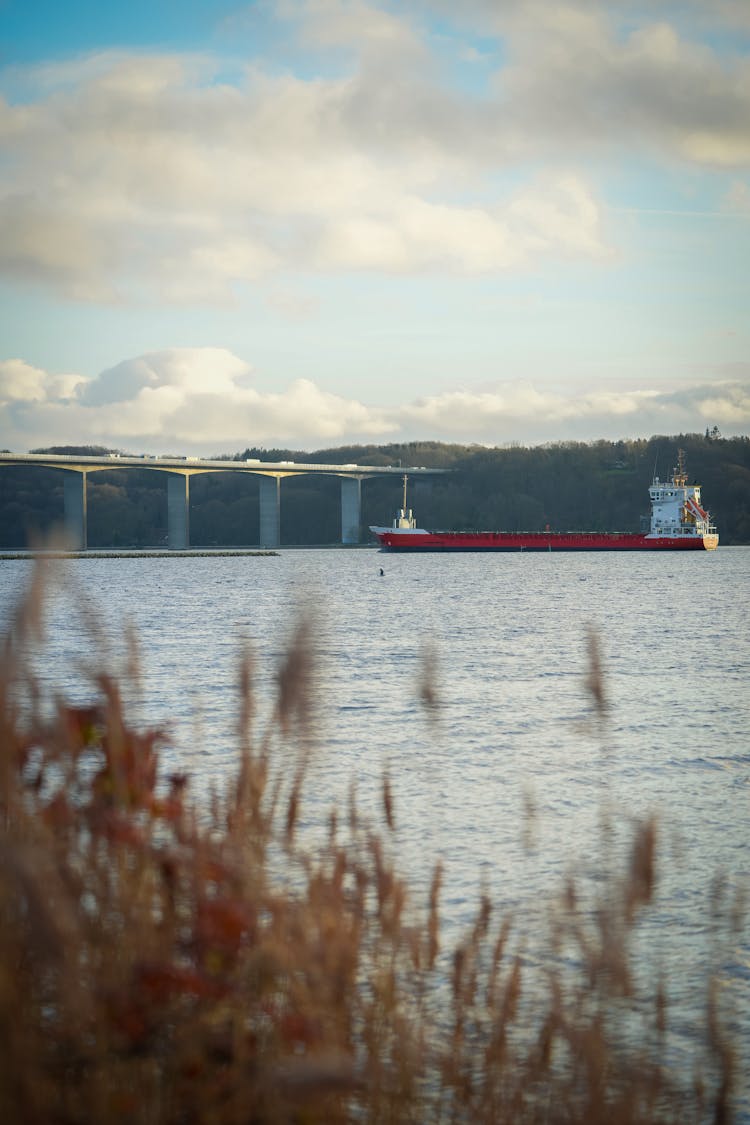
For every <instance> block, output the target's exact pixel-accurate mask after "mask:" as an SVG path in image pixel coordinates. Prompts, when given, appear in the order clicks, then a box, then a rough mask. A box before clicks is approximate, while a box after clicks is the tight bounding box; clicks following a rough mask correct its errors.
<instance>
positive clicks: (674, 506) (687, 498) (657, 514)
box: [648, 449, 718, 542]
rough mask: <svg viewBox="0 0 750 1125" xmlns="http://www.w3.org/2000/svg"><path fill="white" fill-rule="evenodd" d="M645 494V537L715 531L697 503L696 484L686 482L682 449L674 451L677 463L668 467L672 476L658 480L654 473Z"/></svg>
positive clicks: (663, 536) (700, 534) (712, 534)
mask: <svg viewBox="0 0 750 1125" xmlns="http://www.w3.org/2000/svg"><path fill="white" fill-rule="evenodd" d="M648 494H649V496H650V498H651V530H650V531H649V534H648V538H649V539H664V538H673V537H674V538H676V537H680V538H682V537H684V536H692V537H695V538H703V537H705V536H714V535H717V531H716V528H715V527H714V525H713V524H712V523H711V517H710V515H709V513H708V512H707V511H706V510H705V509H704V508H702V507H701V489H700V485H699V484H688V482H687V472H686V470H685V454H684V451H683V450H682V449H680V450H679V452H678V455H677V467H676V468H675V469H673V470H672V479H671V480H670V481H660V480H659V478H658V477H654V480H653V483H652V485H651V487H650V488H649V490H648ZM717 542H718V536H717Z"/></svg>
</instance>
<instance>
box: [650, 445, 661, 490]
mask: <svg viewBox="0 0 750 1125" xmlns="http://www.w3.org/2000/svg"><path fill="white" fill-rule="evenodd" d="M658 464H659V446H658V445H657V447H656V453H655V454H654V475H653V477H652V478H651V479H652V481H654V480H656V466H657V465H658Z"/></svg>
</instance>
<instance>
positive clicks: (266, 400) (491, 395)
mask: <svg viewBox="0 0 750 1125" xmlns="http://www.w3.org/2000/svg"><path fill="white" fill-rule="evenodd" d="M715 425H718V426H719V428H720V429H721V430H722V431H723V432H724V433H726V434H727V435H731V434H742V433H748V432H749V431H750V365H748V368H747V369H745V370H744V371H738V372H737V373H736V377H735V378H733V379H732V380H727V381H724V382H721V383H711V384H700V385H698V384H695V385H692V386H687V387H683V388H681V389H680V390H678V391H675V390H669V389H661V390H659V389H654V388H649V389H640V390H638V389H636V390H630V391H619V392H611V391H588V392H585V393H583V394H581V393H578V394H575V393H574V392H572V391H571V392H570V393H567V394H561V393H559V392H558V393H553V392H551V391H549V390H544V389H542V388H537V387H534V386H533V385H531V384H529V383H513V382H498V384H497V385H496V386H494V387H491V388H489V389H485V390H482V391H481V392H480V391H471V390H466V391H451V392H448V393H445V394H440V395H435V396H432V397H429V398H422V399H419V400H415V401H411V402H401V403H394V404H393V405H392V406H389V407H373V406H369V405H367V404H366V403H364V402H360V401H357V400H355V399H352V398H345V397H342V396H340V395H334V394H330V393H328V392H326V391H324V390H322V389H321V388H320V387H318V386H316V384H315V383H313V382H311V381H310V380H307V379H297V380H295V381H293V382H291V383H290V384H289V385H288V386H286V387H285V388H284V389H282V390H279V391H277V392H274V393H268V392H261V391H259V390H257V389H256V388H254V387H253V385H252V371H251V368H250V367H249V365H248V364H246V363H245V362H244V361H243V360H241V359H239V358H238V357H237V356H236V355H234V354H232V353H231V352H229V351H227V350H225V349H222V348H172V349H166V350H164V351H160V352H152V353H149V354H146V355H142V356H137V357H135V358H133V359H130V360H126V361H125V362H123V363H120V364H118V365H117V366H116V367H113V368H110V369H109V370H107V371H103V372H101V374H100V375H98V376H97V377H96V378H94V379H85V378H83V377H81V376H76V375H55V374H51V373H48V372H45V371H42V370H40V369H38V368H34V367H31V366H30V365H28V364H26V363H24V362H23V361H22V360H17V359H13V360H6V361H4V362H0V428H1V429H2V432H3V433H4V434H6V435H12V441H13V452H24V451H26V450H28V449H30V448H37V447H44V446H47V445H52V444H56V443H59V442H60V440H61V439H60V435H61V434H65V435H66V437H65V442H66V443H67V444H103V445H107V446H109V447H114V448H122V449H124V450H127V451H128V452H134V453H138V452H149V453H165V452H178V453H179V452H181V453H188V454H196V455H210V454H212V453H231V452H237V451H240V450H241V449H244V448H245V447H247V446H265V447H274V446H275V447H292V448H302V449H308V450H312V449H315V448H321V447H326V446H331V445H344V444H349V443H354V444H364V443H369V442H375V443H381V444H385V443H387V442H391V441H410V440H418V439H427V438H432V439H436V440H440V441H445V442H451V441H456V442H478V443H481V444H487V445H501V444H504V443H506V442H510V441H515V440H517V439H518V437H519V434H524V435H528V437H526V438H525V439H524V440H527V441H529V442H543V441H560V440H592V439H596V438H625V437H640V436H650V435H651V434H654V433H678V432H702V431H703V430H704V429H705V428H706V427H707V426H710V427H713V426H715ZM6 440H7V439H6Z"/></svg>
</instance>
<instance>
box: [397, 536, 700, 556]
mask: <svg viewBox="0 0 750 1125" xmlns="http://www.w3.org/2000/svg"><path fill="white" fill-rule="evenodd" d="M377 538H378V539H379V540H380V543H381V544H382V546H383V547H386V548H387V549H388V550H390V551H417V552H420V551H422V552H425V551H711V550H714V549H715V548H716V547H717V545H718V541H719V540H718V536H715V535H703V536H701V535H689V536H688V535H686V536H680V537H677V536H675V537H667V536H664V537H660V538H656V539H650V538H649V537H648V536H647V535H637V534H622V535H620V534H614V533H607V532H600V533H598V532H563V531H537V532H517V533H516V532H511V531H481V532H461V531H444V532H421V533H419V532H417V533H414V534H411V533H410V532H408V531H379V532H378V533H377Z"/></svg>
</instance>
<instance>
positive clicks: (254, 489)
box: [0, 429, 750, 550]
mask: <svg viewBox="0 0 750 1125" xmlns="http://www.w3.org/2000/svg"><path fill="white" fill-rule="evenodd" d="M678 449H683V450H684V451H685V454H686V459H687V471H688V475H689V480H690V481H691V482H692V481H698V482H699V483H700V484H701V486H702V495H703V502H704V506H705V507H707V508H708V509H709V511H710V513H711V517H712V519H713V521H714V522H715V523H716V525H717V527H718V529H719V534H720V537H721V543H722V545H732V544H743V543H750V438H749V437H735V438H724V437H722V436H721V435H720V434H719V432H718V431H717V430H716V429H714V430H713V431H706V433H705V434H679V435H673V436H661V435H660V436H655V437H652V438H649V439H640V440H628V441H614V442H612V441H595V442H589V443H584V442H560V443H554V444H546V445H540V446H531V447H528V446H523V445H511V446H504V447H495V448H488V447H485V446H479V445H455V444H443V443H440V442H436V441H415V442H409V443H403V444H390V445H347V446H341V447H338V448H335V449H323V450H318V451H316V452H313V453H311V452H309V451H305V450H298V449H262V448H257V447H252V448H247V449H245V450H243V451H241V452H238V453H237V454H235V455H233V456H232V457H229V458H227V457H226V456H223V457H222V458H221V459H222V460H238V461H241V460H244V459H246V458H253V457H255V458H259V459H260V460H261V461H279V460H290V461H291V460H293V461H297V462H304V463H309V464H342V465H344V464H349V463H355V464H360V465H395V466H403V467H404V468H407V467H409V466H424V467H427V468H435V469H443V470H450V472H446V473H444V474H441V475H436V476H435V477H434V478H415V479H414V480H412V481H410V482H409V486H408V487H409V495H408V504H409V506H410V507H412V508H413V509H414V512H415V515H416V516H417V519H418V521H419V524H420V526H422V527H427V528H431V529H445V530H456V531H461V530H470V529H476V530H485V531H486V530H506V531H540V530H543V529H544V528H545V527H546V526H547V525H549V526H550V528H551V529H552V530H555V531H582V530H585V531H638V530H639V529H640V521H641V517H642V516H644V515H646V514H647V512H648V509H649V504H648V494H647V489H648V486H649V484H650V483H651V480H652V478H653V477H654V475H658V476H660V477H661V478H662V479H665V478H667V477H668V476H669V474H670V472H671V470H672V467H673V466H674V465H675V464H676V461H677V451H678ZM32 452H34V453H74V454H78V455H83V454H91V455H93V454H100V453H107V452H120V453H127V452H129V451H127V450H116V451H115V450H108V449H106V448H104V447H102V446H55V447H50V448H47V449H43V450H42V449H36V450H32ZM166 477H167V474H166V473H160V472H157V471H154V470H152V469H144V470H143V471H139V470H133V469H129V470H123V469H120V470H118V469H116V468H113V469H112V471H102V472H97V473H92V474H91V475H90V476H89V477H88V490H87V497H88V545H89V548H90V549H118V548H123V549H124V548H139V547H152V548H153V547H160V546H165V545H166V539H167V487H166ZM401 496H402V485H401V482H400V480H399V479H398V478H394V477H389V478H373V479H370V480H366V481H365V482H364V483H363V485H362V541H363V542H368V541H371V538H370V536H369V533H368V531H367V528H368V526H369V525H370V524H381V525H382V524H384V523H386V524H387V523H390V521H391V519H392V517H393V513H394V511H395V509H396V508H398V507H400V504H401ZM258 517H259V504H258V483H257V477H254V476H253V475H252V474H248V473H237V474H236V475H235V474H233V473H224V472H222V473H214V474H211V473H209V474H206V475H196V476H194V477H192V478H191V481H190V542H191V545H192V546H193V547H246V546H247V547H250V546H256V545H257V544H258V536H259V532H258V525H259V524H258ZM62 519H63V472H62V471H61V470H59V469H42V468H36V467H34V468H26V467H17V466H7V465H3V466H0V549H4V550H9V549H19V548H25V547H29V546H32V545H34V544H35V543H39V542H40V541H42V540H43V539H44V537H45V536H47V535H48V534H49V533H50V532H51V531H53V529H54V528H55V527H56V526H59V525H60V524H61V522H62ZM340 537H341V514H340V503H339V481H338V479H337V478H336V477H320V476H315V477H305V476H299V477H288V478H285V479H284V480H282V484H281V545H282V546H284V545H289V546H324V545H329V544H331V545H332V544H336V543H338V542H339V541H340Z"/></svg>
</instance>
